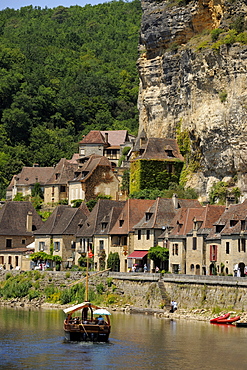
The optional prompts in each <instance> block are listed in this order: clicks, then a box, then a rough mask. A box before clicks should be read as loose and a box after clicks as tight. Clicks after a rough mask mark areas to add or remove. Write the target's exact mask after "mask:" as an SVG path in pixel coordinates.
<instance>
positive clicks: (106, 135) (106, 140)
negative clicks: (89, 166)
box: [105, 132, 109, 144]
mask: <svg viewBox="0 0 247 370" xmlns="http://www.w3.org/2000/svg"><path fill="white" fill-rule="evenodd" d="M105 142H106V143H107V144H109V143H108V132H106V133H105Z"/></svg>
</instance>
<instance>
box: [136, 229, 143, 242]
mask: <svg viewBox="0 0 247 370" xmlns="http://www.w3.org/2000/svg"><path fill="white" fill-rule="evenodd" d="M137 235H138V240H141V236H142V231H141V230H138V234H137Z"/></svg>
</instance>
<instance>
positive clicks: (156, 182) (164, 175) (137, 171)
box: [130, 159, 183, 193]
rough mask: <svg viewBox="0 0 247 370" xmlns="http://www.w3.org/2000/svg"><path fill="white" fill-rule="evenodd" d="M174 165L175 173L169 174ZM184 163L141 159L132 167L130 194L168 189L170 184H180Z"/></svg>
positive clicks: (133, 163)
mask: <svg viewBox="0 0 247 370" xmlns="http://www.w3.org/2000/svg"><path fill="white" fill-rule="evenodd" d="M169 164H172V166H173V172H172V173H169V172H168V165H169ZM182 167H183V162H182V161H180V160H175V161H160V160H146V159H139V160H136V161H134V162H132V163H131V166H130V193H133V192H135V191H140V190H142V189H155V188H156V189H159V190H163V189H168V188H169V185H170V183H178V182H179V176H180V172H181V170H182Z"/></svg>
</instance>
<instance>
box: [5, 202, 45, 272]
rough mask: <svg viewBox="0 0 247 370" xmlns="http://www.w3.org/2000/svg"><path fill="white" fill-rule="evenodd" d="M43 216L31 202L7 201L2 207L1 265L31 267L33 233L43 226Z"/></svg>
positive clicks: (24, 268) (18, 267)
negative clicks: (30, 247)
mask: <svg viewBox="0 0 247 370" xmlns="http://www.w3.org/2000/svg"><path fill="white" fill-rule="evenodd" d="M42 223H43V222H42V220H41V217H40V216H39V215H38V213H37V212H36V210H35V209H34V208H33V205H32V204H31V203H30V202H15V201H12V202H6V203H5V204H4V205H3V207H2V208H0V265H2V266H3V265H4V266H5V267H6V269H10V268H11V267H13V268H16V269H20V270H29V269H30V260H29V258H28V256H29V254H30V252H31V251H32V249H28V248H27V247H28V246H30V244H32V243H33V241H34V236H33V233H34V231H35V230H36V229H38V228H40V227H41V226H42Z"/></svg>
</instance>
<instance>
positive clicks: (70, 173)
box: [44, 158, 78, 205]
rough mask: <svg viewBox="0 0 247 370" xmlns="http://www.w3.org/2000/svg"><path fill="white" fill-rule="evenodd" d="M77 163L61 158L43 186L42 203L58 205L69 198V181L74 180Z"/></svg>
mask: <svg viewBox="0 0 247 370" xmlns="http://www.w3.org/2000/svg"><path fill="white" fill-rule="evenodd" d="M77 167H78V164H77V162H73V161H71V160H70V161H69V160H67V159H65V158H62V159H61V160H60V161H59V162H58V164H57V165H56V166H55V168H53V171H52V174H51V176H50V178H49V179H48V180H47V181H46V183H45V185H44V203H45V204H51V205H52V204H58V203H59V202H61V201H65V200H68V198H69V185H68V183H69V180H71V179H73V178H74V173H75V171H76V169H77Z"/></svg>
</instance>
